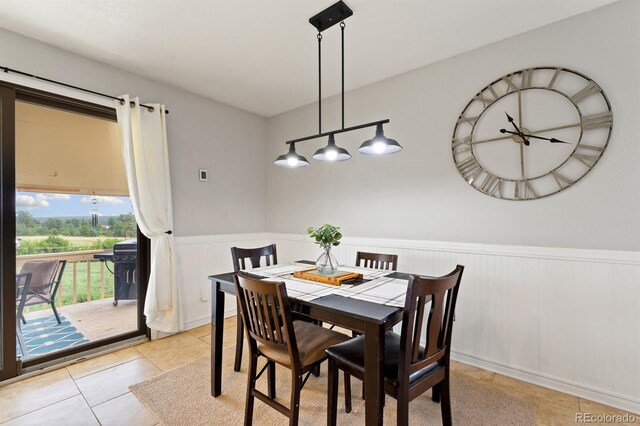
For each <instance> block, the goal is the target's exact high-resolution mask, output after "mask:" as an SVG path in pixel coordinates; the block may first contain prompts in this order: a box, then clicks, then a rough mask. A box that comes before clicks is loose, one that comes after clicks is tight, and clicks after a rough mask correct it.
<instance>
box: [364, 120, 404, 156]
mask: <svg viewBox="0 0 640 426" xmlns="http://www.w3.org/2000/svg"><path fill="white" fill-rule="evenodd" d="M401 149H402V147H401V146H400V144H399V143H398V142H397V141H395V140H393V139H389V138H388V137H386V136H385V135H384V130H382V124H378V126H377V127H376V135H375V136H374V137H373V139H369V140H368V141H364V142H363V143H362V145H360V148H358V151H360V153H361V154H365V155H383V154H393V153H394V152H398V151H400V150H401Z"/></svg>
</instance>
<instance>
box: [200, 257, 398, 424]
mask: <svg viewBox="0 0 640 426" xmlns="http://www.w3.org/2000/svg"><path fill="white" fill-rule="evenodd" d="M310 263H313V262H310V261H304V260H303V261H296V262H293V263H292V265H299V267H300V268H304V267H305V266H306V267H308V266H309V264H310ZM261 272H264V270H262V271H261V269H260V268H258V269H256V270H249V271H243V273H246V274H248V275H249V276H253V277H254V278H264V279H272V280H274V281H281V280H284V281H285V282H286V279H284V278H283V277H278V276H272V277H270V276H268V275H267V276H265V274H264V273H261ZM234 274H235V273H234V272H227V273H223V274H216V275H210V276H209V277H208V278H209V280H210V283H211V286H212V288H211V290H212V291H211V395H212V396H213V397H218V396H220V395H221V394H222V373H223V371H222V350H223V343H222V342H223V330H224V312H225V307H224V305H225V294H230V295H234V296H235V295H236V287H235V284H234ZM289 276H290V275H289ZM377 276H378V277H379V278H378V279H380V278H385V279H388V281H393V282H396V281H397V282H398V283H400V286H399V287H398V286H397V287H396V288H399V291H400V292H401V291H402V284H401V283H402V282H403V281H407V280H408V279H409V274H407V273H403V272H394V271H377ZM366 278H367V274H366V273H365V275H364V279H354V280H353V281H351V282H348V284H349V285H345V286H342V287H345V288H348V289H349V291H350V292H351V293H350V295H355V294H356V293H357V292H358V288H359V287H358V286H363V287H360V288H365V287H366V286H367V283H369V282H372V280H371V279H366ZM311 284H316V285H317V284H318V283H311ZM345 284H347V283H345ZM287 291H288V292H289V300H290V304H291V310H292V311H293V312H295V313H297V314H299V315H303V316H306V317H308V318H310V319H312V320H317V321H321V322H323V323H329V324H333V325H335V326H338V327H342V328H346V329H349V330H353V331H356V332H359V333H361V334H363V335H364V341H365V359H364V365H365V380H364V390H365V394H366V398H365V423H366V425H369V426H371V425H381V424H382V419H383V409H384V390H383V385H384V353H385V348H384V341H385V339H384V334H385V332H386V331H388V330H390V329H391V328H393V326H394V325H396V324H397V323H399V322H400V321H401V320H402V313H403V309H402V307H401V306H402V305H403V303H404V298H403V295H402V294H400V293H399V294H398V296H397V297H396V303H395V304H383V303H377V302H384V301H382V300H380V301H378V300H377V299H376V297H375V296H371V297H369V298H367V297H364V296H358V295H356V296H355V297H353V296H352V297H347V296H348V295H347V296H345V294H346V293H345V292H344V291H336V292H332V294H327V295H324V296H321V297H316V298H313V299H312V300H309V297H305V296H304V295H302V294H298V297H296V295H297V293H296V292H295V291H294V292H290V291H289V289H287ZM396 291H398V290H396ZM405 292H406V287H405ZM341 293H342V294H341ZM357 297H360V298H357ZM362 299H368V300H362ZM398 302H402V303H398ZM232 374H235V373H232Z"/></svg>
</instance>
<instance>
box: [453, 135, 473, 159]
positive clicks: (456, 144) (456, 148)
mask: <svg viewBox="0 0 640 426" xmlns="http://www.w3.org/2000/svg"><path fill="white" fill-rule="evenodd" d="M451 147H452V148H453V152H454V153H456V154H460V153H462V152H467V151H471V135H469V136H465V137H464V138H462V139H454V140H453V144H452V145H451Z"/></svg>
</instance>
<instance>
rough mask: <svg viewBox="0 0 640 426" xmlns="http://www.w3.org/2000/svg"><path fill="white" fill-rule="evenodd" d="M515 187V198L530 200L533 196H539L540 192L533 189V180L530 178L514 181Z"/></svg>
mask: <svg viewBox="0 0 640 426" xmlns="http://www.w3.org/2000/svg"><path fill="white" fill-rule="evenodd" d="M514 183H515V187H514V189H513V198H515V199H516V200H528V199H531V198H537V197H538V194H537V193H536V191H534V190H533V187H532V186H531V182H530V181H528V180H524V181H522V180H519V181H516V182H514Z"/></svg>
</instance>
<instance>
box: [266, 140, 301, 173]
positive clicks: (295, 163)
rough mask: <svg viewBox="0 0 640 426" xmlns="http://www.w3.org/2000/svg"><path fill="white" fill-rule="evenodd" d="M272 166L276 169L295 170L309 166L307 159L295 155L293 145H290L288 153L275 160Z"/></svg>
mask: <svg viewBox="0 0 640 426" xmlns="http://www.w3.org/2000/svg"><path fill="white" fill-rule="evenodd" d="M273 164H275V165H276V166H278V167H286V168H289V169H296V168H299V167H307V166H308V165H309V161H307V159H306V158H304V157H303V156H302V155H299V154H296V147H295V144H293V143H290V144H289V152H287V153H286V154H283V155H281V156H279V157H278V158H276V161H274V162H273Z"/></svg>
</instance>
